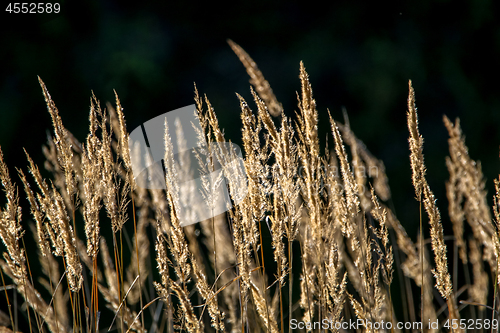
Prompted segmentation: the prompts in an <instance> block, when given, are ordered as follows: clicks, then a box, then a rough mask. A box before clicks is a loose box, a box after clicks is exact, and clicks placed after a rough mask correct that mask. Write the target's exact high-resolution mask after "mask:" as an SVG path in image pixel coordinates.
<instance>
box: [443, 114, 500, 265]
mask: <svg viewBox="0 0 500 333" xmlns="http://www.w3.org/2000/svg"><path fill="white" fill-rule="evenodd" d="M443 121H444V124H445V126H446V128H447V129H448V133H449V135H450V138H449V139H448V145H449V151H450V157H449V158H447V162H446V164H447V167H448V170H449V172H450V181H449V182H448V183H447V195H448V200H449V204H450V219H451V220H452V222H453V229H454V230H453V231H454V232H455V237H457V243H458V245H459V246H460V245H461V248H460V250H461V256H464V255H465V254H464V253H462V252H466V250H465V245H464V241H463V239H461V238H463V236H461V234H463V219H464V218H465V220H467V222H468V223H469V225H470V226H471V228H472V231H473V233H474V237H475V238H476V239H477V240H478V241H480V243H481V244H482V245H483V246H484V259H485V260H487V261H488V262H489V263H490V265H491V266H494V265H495V258H494V257H495V255H494V252H495V250H494V245H493V243H492V242H491V237H492V235H494V234H495V230H494V227H493V224H492V223H491V213H490V209H489V207H488V203H487V201H486V190H485V181H484V177H483V174H482V171H481V164H480V162H475V161H474V160H472V159H471V158H470V156H469V153H468V149H467V146H466V145H465V138H464V136H463V134H462V130H461V128H460V121H459V119H456V121H455V124H453V123H452V122H451V121H450V120H449V119H448V118H447V117H446V116H444V117H443ZM450 197H451V200H450ZM462 203H463V207H462ZM462 260H463V259H462Z"/></svg>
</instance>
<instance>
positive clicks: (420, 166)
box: [407, 80, 425, 201]
mask: <svg viewBox="0 0 500 333" xmlns="http://www.w3.org/2000/svg"><path fill="white" fill-rule="evenodd" d="M408 87H409V93H408V112H407V119H408V129H409V131H410V138H409V140H408V142H409V144H410V152H411V154H410V162H411V169H412V171H413V172H412V179H413V187H415V194H416V196H417V200H418V201H421V197H422V186H423V178H424V177H425V165H424V153H423V145H424V139H423V138H422V136H421V135H420V132H419V131H418V116H417V107H416V105H415V91H414V90H413V86H412V85H411V80H410V81H409V82H408Z"/></svg>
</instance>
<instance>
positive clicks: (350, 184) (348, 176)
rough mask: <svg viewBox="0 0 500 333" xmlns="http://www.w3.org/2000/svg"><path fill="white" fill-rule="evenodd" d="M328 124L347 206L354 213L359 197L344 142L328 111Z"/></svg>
mask: <svg viewBox="0 0 500 333" xmlns="http://www.w3.org/2000/svg"><path fill="white" fill-rule="evenodd" d="M328 114H329V116H330V124H331V127H332V134H333V138H334V140H335V151H336V152H337V156H338V158H339V161H340V170H341V172H342V179H343V181H344V189H345V193H346V200H347V207H348V209H349V211H350V212H351V213H352V214H353V215H355V214H357V213H358V212H359V205H360V202H359V198H358V196H357V191H356V182H355V180H354V175H353V174H352V171H351V167H350V164H349V161H348V159H347V154H346V151H345V148H344V143H343V140H342V137H341V136H340V133H339V129H338V127H337V124H336V123H335V120H333V118H332V116H331V115H330V113H328Z"/></svg>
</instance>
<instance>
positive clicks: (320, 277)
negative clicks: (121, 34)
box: [0, 41, 500, 332]
mask: <svg viewBox="0 0 500 333" xmlns="http://www.w3.org/2000/svg"><path fill="white" fill-rule="evenodd" d="M229 44H230V47H231V48H232V49H233V51H234V52H235V53H236V55H237V56H238V57H239V58H240V60H241V62H242V63H243V65H244V66H245V68H246V70H247V72H248V74H249V76H250V78H251V80H250V83H251V85H252V95H253V101H251V103H250V102H249V101H246V100H245V99H244V98H243V97H241V96H240V95H238V98H239V101H240V107H241V110H240V113H241V121H242V124H241V132H242V138H243V147H242V150H243V155H244V169H242V168H238V167H233V168H227V169H224V178H225V180H226V183H227V190H228V192H229V194H230V198H231V200H232V201H233V202H239V204H237V205H234V206H233V207H232V208H231V209H229V210H228V211H227V212H226V213H224V214H221V215H218V216H216V217H214V218H210V219H209V220H206V221H202V222H200V223H197V224H192V225H189V226H186V227H182V226H181V223H180V221H179V217H178V214H177V213H176V209H174V208H175V207H179V205H180V203H179V202H180V200H182V193H179V187H178V184H177V183H176V172H177V171H179V167H180V166H179V165H176V164H175V163H171V164H169V162H166V163H167V164H168V166H169V167H167V168H166V173H165V175H166V185H167V190H166V191H165V190H147V189H143V188H141V187H139V186H137V184H136V183H135V181H134V177H133V174H132V170H131V165H132V159H133V158H134V157H133V156H131V151H130V150H129V142H128V140H129V134H128V132H127V127H126V124H125V115H124V113H125V112H124V110H123V108H122V106H121V104H120V100H119V98H118V96H116V105H114V106H112V105H110V104H108V105H106V107H105V108H104V107H101V105H100V104H99V102H98V101H97V99H96V97H95V96H92V98H91V106H90V116H89V134H88V136H87V138H86V140H85V141H84V142H79V141H78V140H77V139H76V138H75V137H73V135H72V134H71V133H70V132H69V131H68V130H67V129H66V128H65V127H64V125H63V120H62V119H61V117H60V115H59V112H58V110H57V108H56V105H55V102H54V101H53V100H52V98H51V96H50V94H49V91H48V89H47V87H46V86H45V84H44V83H43V81H42V80H40V85H41V87H42V92H43V95H44V97H45V101H46V103H47V107H48V111H49V113H50V115H51V117H52V120H53V134H52V136H51V137H50V138H49V141H48V143H47V144H46V145H45V146H44V147H43V149H44V153H45V156H46V161H45V163H44V166H45V168H46V169H47V170H48V171H49V172H50V173H51V175H52V177H51V178H44V177H43V176H42V172H41V171H40V164H39V163H40V162H39V161H33V160H32V159H31V158H30V156H29V152H26V157H27V167H25V168H20V169H17V173H18V175H15V176H14V175H12V174H9V169H8V167H7V165H6V163H7V162H8V161H4V158H3V155H2V154H1V150H0V178H1V181H2V185H3V188H4V193H5V196H6V200H5V202H6V204H5V207H3V209H2V212H1V215H0V218H1V221H0V236H1V238H2V241H3V246H2V250H3V253H4V255H3V259H1V260H0V266H1V270H0V272H1V273H2V274H1V279H2V283H1V288H0V289H1V290H0V292H1V294H0V304H2V306H1V307H0V309H1V312H0V332H14V331H18V330H23V331H27V332H94V331H101V332H105V331H116V330H118V331H119V332H130V331H137V332H174V331H175V332H178V331H182V332H205V331H210V332H225V331H227V332H286V331H304V332H305V331H313V332H320V331H334V332H337V331H339V332H350V331H359V332H365V331H366V332H422V331H423V332H438V331H454V332H465V331H466V330H467V331H476V332H480V331H484V332H490V331H497V329H498V321H497V317H498V316H497V312H496V310H495V309H498V308H499V304H498V303H499V302H498V299H497V295H498V292H497V281H498V273H499V272H500V265H499V262H498V256H499V254H500V242H499V227H500V213H499V207H500V192H499V191H500V178H499V179H497V180H495V188H496V193H495V195H494V206H493V207H490V206H489V205H488V198H487V194H486V191H485V182H484V179H483V176H482V172H481V165H480V163H478V162H476V161H474V160H472V159H471V158H470V157H469V154H468V150H467V147H466V144H465V139H464V135H463V134H462V132H461V128H460V123H459V121H458V120H455V121H451V120H450V119H448V118H446V117H444V119H443V121H444V126H445V127H446V129H447V130H448V133H449V139H448V143H449V156H447V157H446V165H447V167H448V170H449V175H450V176H449V179H448V180H446V191H447V197H448V207H447V209H448V214H449V216H450V219H451V223H452V225H453V230H444V229H443V226H442V220H441V213H440V210H439V208H438V207H437V206H436V200H435V198H434V194H433V192H432V189H431V188H430V186H429V184H428V183H427V180H426V173H431V172H432V170H426V167H425V163H424V152H425V149H424V143H423V138H422V136H421V135H420V133H419V127H418V126H419V124H418V115H417V109H416V106H415V92H414V91H413V88H412V85H411V82H410V83H409V94H408V111H407V120H408V130H409V163H408V168H411V170H412V181H413V186H414V188H415V198H416V201H415V206H414V209H415V214H416V215H419V214H420V215H419V216H420V218H419V219H420V234H419V235H408V234H407V233H406V231H405V229H404V228H403V226H402V223H401V222H400V221H399V220H398V217H397V216H396V215H395V214H394V213H393V211H392V210H391V209H390V208H389V207H388V205H387V202H388V201H389V200H390V197H391V195H393V194H392V193H391V191H390V189H389V187H388V179H387V177H386V174H385V171H384V164H383V162H382V161H380V160H379V159H377V158H376V157H374V156H373V155H372V154H371V153H370V152H369V151H368V150H367V149H366V147H365V145H364V144H363V143H362V142H361V141H360V140H359V139H358V138H357V137H356V136H355V134H354V133H353V132H352V131H351V128H350V126H349V122H348V118H347V116H346V117H345V118H344V121H343V124H342V123H340V122H338V121H337V120H334V119H333V118H332V117H331V116H330V119H329V121H330V125H331V136H330V143H329V144H328V143H327V145H326V149H324V153H322V152H321V151H322V150H323V149H321V148H320V142H319V140H320V139H319V138H318V133H317V127H318V126H317V125H318V121H319V120H318V111H317V108H316V101H315V100H314V98H313V91H312V87H311V84H310V82H309V77H308V74H307V72H306V68H305V66H304V64H302V63H301V64H300V68H299V79H300V83H301V91H300V92H298V94H297V97H298V111H297V112H296V115H295V117H294V119H293V120H292V119H290V118H288V117H286V116H285V115H284V113H283V110H282V106H281V104H280V103H279V102H278V101H277V100H276V97H275V95H274V94H273V92H272V90H271V88H270V86H269V83H268V82H267V81H266V80H265V78H264V76H263V74H262V73H261V72H260V71H259V70H258V68H257V66H256V64H255V63H254V62H253V61H252V59H251V58H250V57H249V56H248V54H246V53H245V51H243V49H241V48H240V47H239V46H238V45H237V44H235V43H233V42H232V41H229ZM195 103H196V109H197V113H198V117H199V119H200V123H201V128H202V131H203V133H199V135H200V138H203V140H204V141H205V142H206V143H207V146H206V147H205V148H206V149H207V150H209V149H210V148H209V147H212V146H211V145H210V144H211V143H220V142H226V141H229V140H227V138H225V137H224V132H223V130H222V129H220V128H219V124H218V121H217V117H216V114H215V110H214V108H213V106H212V105H211V104H210V102H209V100H208V98H207V97H206V96H201V95H200V94H199V93H198V91H197V90H196V88H195ZM323 121H325V119H323ZM165 142H167V144H166V152H165V157H166V158H165V160H166V161H169V157H171V154H172V147H171V145H172V143H171V140H170V137H169V134H168V131H167V132H166V133H165ZM323 144H324V143H323ZM207 156H208V155H207ZM210 156H217V158H218V159H220V160H219V162H220V164H222V165H225V163H223V161H222V159H224V158H226V156H224V154H215V155H210ZM208 160H209V161H211V162H209V165H208V167H211V168H213V163H214V161H213V160H210V158H209V159H208ZM210 163H212V164H210ZM408 182H410V180H408ZM241 184H246V185H245V186H246V189H247V193H246V196H245V197H244V198H240V197H237V196H238V195H240V193H241V192H239V191H238V189H239V188H240V187H241V186H242V185H241ZM209 186H210V184H208V185H207V188H209ZM224 186H226V185H224ZM207 191H208V190H207ZM209 192H210V191H208V192H207V193H209ZM394 195H397V194H394ZM209 197H210V195H207V196H206V198H207V200H209ZM26 202H29V207H30V212H28V211H23V212H22V213H23V214H21V208H20V207H21V205H25V203H26ZM440 209H446V207H443V206H442V205H441V207H440ZM424 228H425V229H426V230H427V228H428V231H426V233H428V234H429V235H430V238H429V239H425V238H424V236H423V235H424V231H423V229H424ZM33 240H34V241H35V242H36V243H37V244H38V249H37V252H35V251H28V250H27V249H33V247H29V246H27V242H32V241H33ZM450 248H454V249H455V250H454V251H453V254H454V255H453V257H452V256H450V253H451V252H450ZM459 277H460V278H459ZM395 280H397V283H394V281H395ZM464 281H465V282H464ZM359 320H362V321H364V323H365V324H364V325H361V326H356V327H355V328H353V327H354V326H352V323H353V322H356V323H359ZM419 323H421V325H420V326H419V325H418V324H419ZM410 326H411V328H410Z"/></svg>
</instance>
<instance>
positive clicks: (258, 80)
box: [227, 39, 283, 117]
mask: <svg viewBox="0 0 500 333" xmlns="http://www.w3.org/2000/svg"><path fill="white" fill-rule="evenodd" d="M227 42H228V44H229V46H231V49H232V50H233V51H234V53H236V55H237V56H238V58H239V59H240V61H241V63H242V64H243V65H244V66H245V69H246V70H247V73H248V75H249V76H250V83H251V84H252V85H253V86H254V87H255V90H257V93H258V94H259V96H260V97H261V98H262V99H263V100H264V102H265V103H266V104H267V106H268V108H269V113H271V115H273V116H274V117H277V116H279V115H281V113H282V112H283V107H282V106H281V103H279V102H278V100H277V99H276V96H275V95H274V93H273V90H272V89H271V86H270V85H269V82H268V81H267V80H266V79H265V78H264V75H263V74H262V72H261V71H260V70H259V68H258V67H257V64H255V62H254V61H253V60H252V58H250V56H249V55H248V53H246V52H245V50H243V49H242V48H241V46H239V45H238V44H236V43H235V42H233V41H232V40H230V39H228V40H227Z"/></svg>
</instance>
